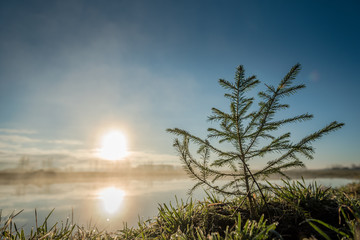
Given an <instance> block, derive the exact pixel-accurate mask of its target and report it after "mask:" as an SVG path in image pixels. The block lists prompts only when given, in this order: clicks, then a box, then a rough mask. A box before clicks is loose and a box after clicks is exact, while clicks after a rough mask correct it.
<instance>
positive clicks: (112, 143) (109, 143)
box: [99, 131, 127, 160]
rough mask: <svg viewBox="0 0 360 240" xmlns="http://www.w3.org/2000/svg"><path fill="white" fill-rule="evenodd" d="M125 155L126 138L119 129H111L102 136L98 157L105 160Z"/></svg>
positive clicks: (120, 157)
mask: <svg viewBox="0 0 360 240" xmlns="http://www.w3.org/2000/svg"><path fill="white" fill-rule="evenodd" d="M126 155H127V150H126V138H125V136H124V134H122V133H121V132H119V131H111V132H109V133H107V134H106V135H104V136H103V138H102V140H101V148H100V149H99V157H101V158H103V159H106V160H120V159H123V158H124V157H125V156H126Z"/></svg>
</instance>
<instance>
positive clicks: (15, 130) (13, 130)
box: [0, 128, 36, 134]
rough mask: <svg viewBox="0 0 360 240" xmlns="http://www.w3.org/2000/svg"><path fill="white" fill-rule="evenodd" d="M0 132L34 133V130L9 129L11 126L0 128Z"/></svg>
mask: <svg viewBox="0 0 360 240" xmlns="http://www.w3.org/2000/svg"><path fill="white" fill-rule="evenodd" d="M0 133H11V134H35V133H36V131H34V130H27V129H11V128H0Z"/></svg>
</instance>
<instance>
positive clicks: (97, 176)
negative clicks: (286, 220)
mask: <svg viewBox="0 0 360 240" xmlns="http://www.w3.org/2000/svg"><path fill="white" fill-rule="evenodd" d="M285 174H287V175H288V176H289V177H290V178H291V179H301V178H302V177H303V178H304V179H314V178H344V179H354V181H356V180H360V169H300V170H290V171H286V172H285ZM149 178H151V179H152V180H172V179H187V178H188V175H187V174H186V173H185V171H184V170H182V169H181V168H173V169H137V168H133V169H123V170H118V171H103V172H95V171H94V172H92V171H88V172H63V171H54V170H36V171H28V172H15V171H0V185H4V184H46V183H49V184H51V183H69V182H96V181H114V180H122V179H134V180H146V179H149ZM268 179H281V176H280V175H273V176H270V177H269V178H268Z"/></svg>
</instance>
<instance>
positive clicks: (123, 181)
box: [0, 176, 354, 231]
mask: <svg viewBox="0 0 360 240" xmlns="http://www.w3.org/2000/svg"><path fill="white" fill-rule="evenodd" d="M312 181H313V179H308V180H306V182H307V183H310V182H312ZM316 181H317V182H318V183H319V184H323V185H325V186H333V187H337V186H341V185H345V184H347V183H350V182H353V181H354V180H353V179H342V178H319V179H317V180H316ZM272 182H274V183H277V184H281V181H280V180H272ZM193 183H194V182H193V181H192V180H191V179H189V178H187V177H186V176H178V177H163V178H159V177H153V178H145V177H136V176H133V177H132V178H106V179H103V180H102V181H100V180H94V181H87V182H86V181H74V182H63V183H60V182H52V183H51V181H50V182H47V183H44V184H40V183H36V182H32V183H26V182H22V183H20V182H16V183H13V184H4V183H1V185H0V206H1V209H2V218H3V219H2V221H3V220H4V219H6V216H8V215H10V214H11V213H12V212H14V211H15V212H18V211H20V210H23V212H22V213H21V214H20V215H18V216H17V217H16V218H15V223H16V224H17V226H18V227H23V228H24V229H25V230H26V231H30V229H31V228H32V227H34V226H35V209H36V211H37V213H38V222H39V223H42V221H43V220H44V218H45V217H46V216H47V215H48V214H49V213H50V212H51V210H53V209H55V210H54V212H53V213H52V215H51V217H50V218H49V224H50V225H51V224H55V223H56V222H58V223H60V224H61V222H64V221H66V220H67V219H69V221H71V220H72V221H73V222H74V223H76V224H79V225H80V226H81V225H82V226H84V227H88V226H90V225H91V226H94V225H95V226H97V227H98V228H99V229H104V230H106V231H116V230H118V229H121V228H122V227H123V226H124V225H123V224H124V222H126V223H127V225H128V226H129V227H132V226H137V222H138V220H139V218H140V219H142V220H147V219H149V218H152V217H154V216H156V214H157V212H158V206H159V204H163V203H166V204H169V203H170V202H172V204H173V205H176V204H175V203H176V198H177V199H178V200H179V201H180V200H184V201H187V200H188V199H189V198H190V196H189V195H188V194H187V191H188V189H189V188H191V187H192V185H193ZM205 197H206V194H205V192H204V191H203V190H201V189H199V190H197V191H196V192H195V193H194V194H193V195H192V196H191V198H192V199H196V200H203V199H204V198H205Z"/></svg>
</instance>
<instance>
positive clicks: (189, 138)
mask: <svg viewBox="0 0 360 240" xmlns="http://www.w3.org/2000/svg"><path fill="white" fill-rule="evenodd" d="M300 68H301V66H300V64H296V65H295V66H293V67H292V68H291V70H290V71H289V73H288V74H287V75H286V76H285V77H284V78H283V79H282V80H281V81H280V83H279V85H278V86H269V85H265V86H266V91H260V92H259V93H258V97H259V99H260V101H259V103H258V107H257V110H252V109H253V107H252V106H253V103H254V100H255V99H254V98H253V97H249V96H247V94H249V90H251V89H252V88H254V87H256V86H257V85H258V84H259V83H260V81H259V80H258V79H257V78H256V76H250V77H247V78H246V77H245V71H244V67H243V66H239V67H237V70H236V74H235V81H234V82H229V81H226V80H224V79H220V80H219V84H220V85H221V86H222V87H223V88H225V90H227V93H226V94H225V97H226V98H228V99H229V100H230V111H229V112H224V111H221V110H219V109H217V108H212V115H211V116H209V117H208V120H209V121H211V122H217V123H219V127H218V128H208V133H209V134H208V137H207V138H206V139H202V138H200V137H197V136H194V135H192V134H191V133H189V132H187V131H185V130H182V129H179V128H173V129H167V131H168V132H170V133H172V134H175V135H176V136H178V137H182V141H180V140H179V139H178V138H176V139H175V141H174V147H175V148H176V150H177V152H178V154H179V156H180V160H181V161H182V163H183V166H184V168H185V170H186V171H187V172H188V174H189V175H190V177H192V178H194V179H195V180H196V184H195V185H194V186H193V188H192V189H191V190H190V193H192V192H193V191H194V190H195V189H196V188H198V187H199V186H205V187H206V188H208V189H212V190H215V191H216V192H218V193H222V194H229V195H244V196H246V199H247V204H248V206H249V209H250V214H251V215H253V214H254V204H255V202H254V199H253V197H252V196H253V193H254V192H255V190H258V191H260V193H261V187H260V186H259V184H258V183H257V181H258V180H259V179H261V178H262V179H266V178H267V177H268V176H269V175H272V174H281V175H283V176H285V177H287V176H286V175H285V174H284V172H283V171H284V170H286V169H289V168H292V167H302V166H304V163H303V162H302V161H301V160H300V156H304V157H306V158H309V159H312V158H313V153H314V148H313V147H312V143H313V142H314V141H315V140H317V139H319V138H321V137H322V136H324V135H325V134H327V133H329V132H331V131H334V130H337V129H339V128H341V127H342V126H343V125H344V124H343V123H338V122H336V121H334V122H332V123H330V124H329V125H327V126H325V127H324V128H322V129H320V130H319V131H317V132H314V133H312V134H310V135H308V136H306V137H304V138H303V139H301V140H300V141H298V142H296V143H293V142H292V141H291V139H290V135H291V134H290V132H286V133H279V132H280V131H278V130H279V129H280V128H281V127H282V126H284V125H286V124H289V123H296V122H302V121H307V120H310V119H312V118H313V115H311V114H307V113H306V114H301V115H298V116H294V117H291V118H285V119H282V120H276V119H275V114H276V113H277V112H279V111H280V110H283V109H287V108H289V105H288V104H284V103H282V102H281V100H282V99H283V98H284V97H287V96H290V95H292V94H294V93H296V92H297V91H298V90H300V89H302V88H305V85H303V84H300V85H294V84H293V80H294V79H295V77H296V75H297V74H298V72H299V71H300ZM213 139H217V140H218V142H219V144H217V145H221V144H226V143H229V144H228V145H230V146H231V149H230V150H229V147H226V148H225V150H223V149H220V148H219V147H218V146H216V145H214V144H212V143H210V141H211V140H213ZM190 142H192V143H194V144H195V145H197V146H198V151H197V155H193V154H192V153H191V151H190ZM226 146H227V145H226ZM210 154H211V156H212V157H211V158H210ZM265 156H266V158H265ZM259 158H260V159H262V160H265V159H266V160H268V161H267V162H266V164H264V167H263V168H262V169H260V170H258V171H256V172H255V171H253V170H252V169H250V167H249V162H250V161H251V160H254V159H259ZM220 179H227V180H228V181H226V184H219V181H218V180H220Z"/></svg>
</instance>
